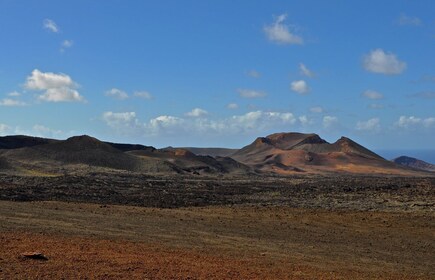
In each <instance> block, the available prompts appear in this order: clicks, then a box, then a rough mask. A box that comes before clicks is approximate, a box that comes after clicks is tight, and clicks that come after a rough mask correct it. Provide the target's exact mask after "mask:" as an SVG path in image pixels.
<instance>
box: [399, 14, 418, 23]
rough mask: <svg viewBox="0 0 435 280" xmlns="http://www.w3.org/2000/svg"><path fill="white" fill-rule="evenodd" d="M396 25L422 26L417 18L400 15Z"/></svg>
mask: <svg viewBox="0 0 435 280" xmlns="http://www.w3.org/2000/svg"><path fill="white" fill-rule="evenodd" d="M396 23H397V24H398V25H408V26H422V25H423V21H422V20H421V19H420V18H418V17H413V16H408V15H405V14H401V15H400V16H399V18H398V19H397V20H396Z"/></svg>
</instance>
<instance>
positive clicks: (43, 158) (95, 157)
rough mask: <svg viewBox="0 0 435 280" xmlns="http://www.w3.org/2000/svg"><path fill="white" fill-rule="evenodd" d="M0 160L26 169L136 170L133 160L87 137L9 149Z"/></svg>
mask: <svg viewBox="0 0 435 280" xmlns="http://www.w3.org/2000/svg"><path fill="white" fill-rule="evenodd" d="M3 157H4V158H6V159H9V160H10V159H12V160H15V161H17V162H25V163H26V164H30V165H31V164H35V165H37V164H38V163H41V162H43V163H44V164H45V165H50V164H53V165H65V164H83V165H89V166H97V167H107V168H113V169H121V170H131V171H133V170H138V169H139V168H140V161H139V160H138V159H136V158H135V157H132V156H130V155H127V154H125V153H123V152H122V151H120V150H118V149H116V148H114V147H112V146H111V145H109V144H107V143H104V142H101V141H99V140H98V139H96V138H93V137H90V136H87V135H83V136H74V137H71V138H68V139H67V140H63V141H54V142H49V143H46V144H41V145H34V146H28V147H24V148H18V149H10V150H8V151H6V152H4V153H3Z"/></svg>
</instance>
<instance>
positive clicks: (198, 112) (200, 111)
mask: <svg viewBox="0 0 435 280" xmlns="http://www.w3.org/2000/svg"><path fill="white" fill-rule="evenodd" d="M207 114H208V112H207V111H206V110H203V109H201V108H195V109H192V111H190V112H187V113H186V116H188V117H193V118H199V117H203V116H206V115H207Z"/></svg>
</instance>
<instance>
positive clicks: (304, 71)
mask: <svg viewBox="0 0 435 280" xmlns="http://www.w3.org/2000/svg"><path fill="white" fill-rule="evenodd" d="M299 71H300V72H301V74H302V75H304V76H307V77H309V78H312V77H314V72H313V71H311V70H310V69H308V67H307V66H305V64H303V63H299Z"/></svg>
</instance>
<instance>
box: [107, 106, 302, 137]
mask: <svg viewBox="0 0 435 280" xmlns="http://www.w3.org/2000/svg"><path fill="white" fill-rule="evenodd" d="M102 120H103V121H104V122H105V123H106V124H107V125H108V126H109V127H111V128H113V129H114V130H116V131H121V132H123V133H132V132H134V133H139V134H141V135H145V136H161V135H177V134H179V135H181V134H185V135H186V134H188V135H205V134H207V135H209V134H211V135H213V134H221V135H227V134H228V135H239V134H246V133H262V132H264V131H265V130H269V129H274V128H276V129H283V128H285V129H287V128H288V126H289V125H297V124H302V123H306V122H308V121H309V120H308V119H306V118H304V117H302V119H298V118H296V117H295V116H294V115H293V114H292V113H290V112H264V111H252V112H248V113H246V114H243V115H234V116H231V117H228V118H223V119H214V120H213V119H208V118H180V117H176V116H169V115H162V116H158V117H156V118H152V119H150V120H149V121H147V122H140V121H139V120H138V119H137V118H136V114H135V112H125V113H113V112H105V113H104V114H103V115H102Z"/></svg>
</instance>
